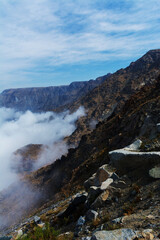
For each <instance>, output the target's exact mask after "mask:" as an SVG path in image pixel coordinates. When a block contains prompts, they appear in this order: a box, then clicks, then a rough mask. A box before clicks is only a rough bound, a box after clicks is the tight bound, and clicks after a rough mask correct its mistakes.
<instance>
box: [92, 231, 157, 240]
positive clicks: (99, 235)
mask: <svg viewBox="0 0 160 240" xmlns="http://www.w3.org/2000/svg"><path fill="white" fill-rule="evenodd" d="M124 239H126V240H133V239H137V240H138V239H146V240H147V239H148V240H152V239H154V235H153V234H152V233H151V229H146V230H144V231H136V230H132V229H130V228H127V229H126V228H122V229H117V230H113V231H97V232H96V233H94V234H93V236H92V238H91V240H124Z"/></svg>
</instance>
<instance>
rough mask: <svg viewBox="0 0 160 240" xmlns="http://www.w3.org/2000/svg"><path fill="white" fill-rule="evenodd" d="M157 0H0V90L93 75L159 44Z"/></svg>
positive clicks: (131, 59)
mask: <svg viewBox="0 0 160 240" xmlns="http://www.w3.org/2000/svg"><path fill="white" fill-rule="evenodd" d="M159 13H160V2H159V0H148V1H146V0H114V1H113V0H85V1H84V0H1V4H0V91H2V90H3V89H6V88H16V87H32V86H50V85H64V84H69V83H70V82H72V81H81V80H82V81H84V80H89V79H95V78H96V77H98V76H101V75H104V74H107V73H108V72H114V71H116V70H118V69H119V68H122V67H126V66H127V65H128V64H129V63H130V62H132V61H135V60H136V59H137V58H139V57H140V56H142V55H143V54H145V53H146V52H147V51H148V50H150V49H155V48H160V14H159Z"/></svg>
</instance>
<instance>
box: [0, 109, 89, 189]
mask: <svg viewBox="0 0 160 240" xmlns="http://www.w3.org/2000/svg"><path fill="white" fill-rule="evenodd" d="M84 114H85V113H84V108H83V107H80V108H79V109H78V110H77V111H76V112H75V113H72V114H69V113H68V112H64V113H60V114H55V113H53V112H46V113H32V112H30V111H27V112H25V113H21V112H16V111H14V110H13V109H6V108H0V190H2V189H3V188H6V187H7V186H8V185H9V184H11V183H12V182H13V181H15V180H16V179H17V175H16V174H15V173H14V172H13V171H12V169H11V166H12V164H13V162H12V161H13V159H12V157H11V156H12V153H13V152H15V151H16V150H17V149H19V148H21V147H23V146H25V145H27V144H31V143H32V144H45V145H48V147H47V148H46V149H45V151H44V153H43V154H42V155H41V156H40V159H39V161H38V163H37V165H36V167H39V166H42V165H45V164H46V163H48V162H51V161H54V160H56V159H57V158H58V157H60V156H61V155H62V154H65V153H66V152H67V150H68V146H67V145H66V144H65V143H63V138H64V137H66V136H69V135H70V134H71V133H72V132H73V131H74V130H75V122H76V120H77V119H78V118H79V117H81V116H83V115H84Z"/></svg>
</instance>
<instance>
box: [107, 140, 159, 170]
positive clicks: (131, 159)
mask: <svg viewBox="0 0 160 240" xmlns="http://www.w3.org/2000/svg"><path fill="white" fill-rule="evenodd" d="M141 143H142V142H140V140H137V141H135V142H134V143H133V144H131V145H129V146H127V147H125V148H123V149H118V150H114V151H111V152H109V157H110V163H111V165H113V166H114V167H115V168H116V169H117V170H119V171H121V172H122V173H126V172H127V171H132V170H134V169H136V168H139V167H143V169H145V170H147V169H149V168H150V167H151V166H153V165H155V164H158V163H160V152H140V151H138V149H139V148H140V146H141Z"/></svg>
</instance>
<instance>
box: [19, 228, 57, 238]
mask: <svg viewBox="0 0 160 240" xmlns="http://www.w3.org/2000/svg"><path fill="white" fill-rule="evenodd" d="M59 234H60V232H59V231H57V230H55V229H54V228H53V227H51V226H50V225H49V224H46V225H45V227H44V228H40V227H38V226H37V227H34V228H33V230H31V231H30V232H29V233H28V234H27V235H24V236H22V237H21V238H19V240H21V239H23V240H57V237H58V235H59Z"/></svg>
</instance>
